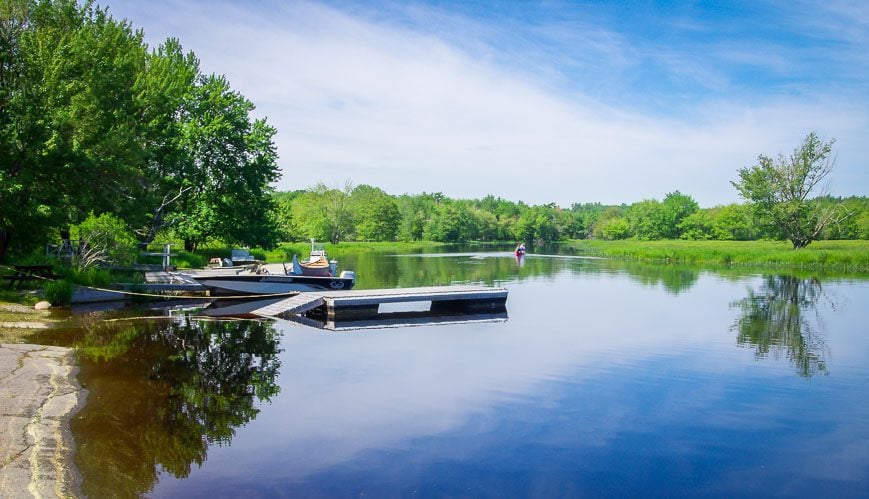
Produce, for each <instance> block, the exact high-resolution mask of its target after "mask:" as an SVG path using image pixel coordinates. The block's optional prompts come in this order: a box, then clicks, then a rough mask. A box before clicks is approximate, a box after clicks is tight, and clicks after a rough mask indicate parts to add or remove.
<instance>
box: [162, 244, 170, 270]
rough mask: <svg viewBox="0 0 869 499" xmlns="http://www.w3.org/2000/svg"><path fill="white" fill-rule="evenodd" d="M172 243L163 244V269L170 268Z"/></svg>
mask: <svg viewBox="0 0 869 499" xmlns="http://www.w3.org/2000/svg"><path fill="white" fill-rule="evenodd" d="M170 246H171V245H170V244H165V245H163V270H169V249H170V248H169V247H170Z"/></svg>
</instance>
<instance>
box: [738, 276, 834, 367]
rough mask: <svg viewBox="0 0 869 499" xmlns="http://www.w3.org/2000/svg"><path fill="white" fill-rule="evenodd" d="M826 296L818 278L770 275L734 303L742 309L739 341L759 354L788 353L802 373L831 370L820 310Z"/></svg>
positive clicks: (768, 355)
mask: <svg viewBox="0 0 869 499" xmlns="http://www.w3.org/2000/svg"><path fill="white" fill-rule="evenodd" d="M824 296H825V295H824V292H823V289H822V287H821V282H820V281H818V280H817V279H814V278H800V277H794V276H766V277H765V278H764V281H763V283H762V284H761V285H760V286H758V287H757V288H755V289H749V291H748V296H746V297H745V298H743V299H741V300H738V301H736V302H734V303H732V306H733V307H736V308H739V309H740V310H741V315H740V317H739V318H738V319H737V320H736V323H735V324H734V325H733V328H732V329H733V330H735V331H737V333H738V335H737V339H736V341H737V344H739V345H740V346H748V347H752V348H754V349H755V355H756V356H757V357H758V358H767V357H774V358H779V357H781V356H782V355H785V356H786V357H787V359H788V360H790V362H791V363H793V364H794V366H795V367H796V369H797V372H798V373H799V375H800V376H803V377H811V376H814V375H816V374H827V362H826V359H827V357H828V354H829V352H828V349H827V346H826V343H825V338H824V334H823V330H822V329H823V327H822V323H821V321H820V318H819V314H818V312H817V307H818V304H819V301H820V300H821V298H823V297H824Z"/></svg>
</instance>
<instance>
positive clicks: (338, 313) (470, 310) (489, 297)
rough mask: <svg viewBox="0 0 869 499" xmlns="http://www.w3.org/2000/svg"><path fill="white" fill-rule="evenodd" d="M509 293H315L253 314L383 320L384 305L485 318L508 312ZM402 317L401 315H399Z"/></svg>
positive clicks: (467, 289) (481, 289)
mask: <svg viewBox="0 0 869 499" xmlns="http://www.w3.org/2000/svg"><path fill="white" fill-rule="evenodd" d="M506 302H507V290H506V289H504V288H489V287H485V286H430V287H422V288H396V289H360V290H350V291H312V292H306V293H300V294H298V295H296V296H292V297H290V298H286V299H284V300H280V301H278V302H276V303H273V304H271V305H268V306H265V307H262V308H260V309H257V310H254V311H253V314H254V315H257V316H261V317H282V318H287V317H289V316H294V315H295V316H302V315H305V314H307V313H319V314H321V315H323V316H324V318H325V319H326V320H328V321H332V322H334V321H336V320H340V321H348V320H362V319H372V318H376V317H382V316H383V315H384V312H383V311H382V310H383V305H385V304H410V303H414V304H417V305H419V306H421V307H427V308H416V309H415V310H414V311H413V312H410V313H414V314H422V313H427V314H429V315H438V314H442V315H444V314H484V313H498V312H504V311H506ZM398 313H401V312H398Z"/></svg>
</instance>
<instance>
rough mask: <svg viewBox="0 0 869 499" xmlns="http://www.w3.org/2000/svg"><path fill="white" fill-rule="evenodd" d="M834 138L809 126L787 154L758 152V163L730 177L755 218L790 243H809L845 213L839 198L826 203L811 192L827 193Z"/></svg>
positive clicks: (832, 163) (798, 245) (795, 247)
mask: <svg viewBox="0 0 869 499" xmlns="http://www.w3.org/2000/svg"><path fill="white" fill-rule="evenodd" d="M834 143H835V139H831V140H830V141H828V142H824V141H822V140H821V139H820V138H818V135H817V134H816V133H815V132H811V133H809V134H808V135H807V136H806V138H805V140H804V141H803V143H802V145H800V146H799V147H797V148H795V149H794V151H793V153H792V154H791V155H790V157H787V158H786V157H784V156H783V155H779V157H778V158H777V159H775V160H774V159H773V158H770V157H768V156H765V155H760V156H759V157H758V164H757V165H755V166H752V167H747V168H740V170H739V181H738V182H732V183H733V185H734V187H736V189H737V190H738V191H739V194H740V195H741V196H742V197H743V198H744V199H746V200H747V201H748V202H749V203H750V205H751V207H752V209H753V211H754V213H755V215H756V217H757V219H758V220H759V221H760V222H761V223H763V224H765V225H767V226H768V227H770V228H772V229H774V230H776V231H777V232H778V234H779V235H780V236H781V237H782V238H785V239H788V240H790V241H791V243H792V244H793V247H794V249H800V248H803V247H805V246H808V245H809V243H811V242H812V241H814V240H815V239H817V238H818V237H819V236H820V234H821V232H822V231H823V230H824V228H826V227H827V226H829V225H831V224H834V223H838V222H840V221H842V220H844V219H845V218H847V216H848V214H847V212H845V211H844V210H843V209H842V206H841V205H839V204H836V205H833V206H824V205H823V204H821V203H812V202H811V200H810V198H809V196H810V195H812V193H813V191H816V190H819V191H820V194H821V195H823V194H825V193H826V189H827V186H826V181H827V177H828V176H829V175H830V173H831V172H832V171H833V166H834V161H833V159H832V158H831V157H830V155H831V153H832V150H833V144H834Z"/></svg>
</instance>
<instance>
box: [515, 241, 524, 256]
mask: <svg viewBox="0 0 869 499" xmlns="http://www.w3.org/2000/svg"><path fill="white" fill-rule="evenodd" d="M524 255H525V244H524V243H523V244H520V245H519V246H516V256H524Z"/></svg>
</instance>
